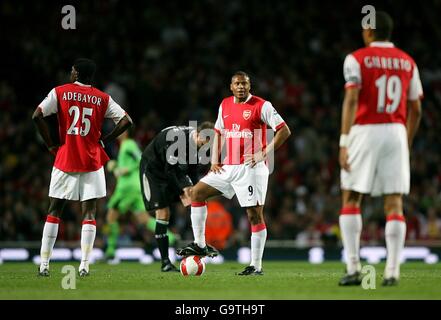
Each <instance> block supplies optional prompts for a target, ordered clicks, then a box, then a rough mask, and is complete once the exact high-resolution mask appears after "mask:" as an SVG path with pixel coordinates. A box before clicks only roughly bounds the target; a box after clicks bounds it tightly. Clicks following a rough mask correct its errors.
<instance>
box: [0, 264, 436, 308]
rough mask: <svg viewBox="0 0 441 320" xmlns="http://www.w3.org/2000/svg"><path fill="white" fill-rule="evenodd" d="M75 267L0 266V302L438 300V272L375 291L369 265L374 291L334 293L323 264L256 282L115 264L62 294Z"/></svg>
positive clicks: (421, 268) (223, 272)
mask: <svg viewBox="0 0 441 320" xmlns="http://www.w3.org/2000/svg"><path fill="white" fill-rule="evenodd" d="M66 264H71V265H73V266H74V267H75V270H77V268H78V263H52V264H51V276H50V277H49V278H42V277H37V275H36V273H37V266H36V265H34V264H32V263H9V262H6V263H4V264H2V265H0V299H63V300H64V299H87V300H91V299H92V300H93V299H99V300H101V299H130V300H132V299H148V300H150V299H154V300H192V299H200V300H205V299H216V300H226V299H240V300H248V299H250V300H260V299H266V300H272V299H282V300H285V299H289V300H292V299H441V268H440V265H439V264H434V265H427V264H424V263H419V262H409V263H405V264H404V265H402V269H401V281H400V284H399V286H397V287H387V288H384V287H382V286H381V281H382V274H383V269H384V264H378V265H375V269H376V272H377V277H376V289H374V290H364V289H363V288H361V287H338V286H337V282H338V280H339V278H340V277H341V276H342V273H343V269H344V265H343V264H341V263H338V262H337V263H335V262H327V263H323V264H320V265H311V264H309V263H306V262H285V261H284V262H269V261H267V262H265V265H264V271H265V275H264V276H262V277H257V276H253V277H240V276H237V275H235V273H236V272H238V271H242V269H243V268H244V266H243V265H240V264H238V263H234V262H228V263H224V264H222V265H212V264H207V268H206V272H205V274H204V275H202V276H201V277H184V276H182V275H181V274H180V273H173V274H172V273H161V272H160V271H159V269H160V266H159V263H154V264H151V265H141V264H139V263H131V262H126V263H121V264H118V265H107V264H104V263H97V264H93V265H91V275H90V276H89V277H87V278H79V277H76V289H75V290H65V289H63V288H62V286H61V283H62V279H63V277H64V276H66V274H63V273H61V268H62V267H63V266H64V265H66Z"/></svg>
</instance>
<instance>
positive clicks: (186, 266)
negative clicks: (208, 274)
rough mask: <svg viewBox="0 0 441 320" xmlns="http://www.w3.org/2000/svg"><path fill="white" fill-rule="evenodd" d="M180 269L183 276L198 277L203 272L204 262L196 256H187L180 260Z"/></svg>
mask: <svg viewBox="0 0 441 320" xmlns="http://www.w3.org/2000/svg"><path fill="white" fill-rule="evenodd" d="M180 269H181V274H182V275H183V276H200V275H202V274H203V273H204V272H205V262H204V261H203V260H201V258H200V257H198V256H188V257H185V258H184V259H182V261H181V265H180Z"/></svg>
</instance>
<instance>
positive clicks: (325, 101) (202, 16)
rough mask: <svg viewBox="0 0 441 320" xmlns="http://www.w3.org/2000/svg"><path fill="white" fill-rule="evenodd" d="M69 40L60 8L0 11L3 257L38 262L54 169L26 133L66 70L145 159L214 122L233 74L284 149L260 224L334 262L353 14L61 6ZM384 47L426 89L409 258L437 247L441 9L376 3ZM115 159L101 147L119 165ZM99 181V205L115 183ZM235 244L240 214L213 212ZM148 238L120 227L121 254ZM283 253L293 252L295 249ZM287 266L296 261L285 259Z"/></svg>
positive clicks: (1, 7) (75, 229)
mask: <svg viewBox="0 0 441 320" xmlns="http://www.w3.org/2000/svg"><path fill="white" fill-rule="evenodd" d="M70 4H72V5H74V6H75V8H76V15H77V19H76V24H77V29H76V30H63V29H62V28H61V23H60V22H61V18H62V16H63V15H62V14H61V8H62V6H63V5H64V4H58V5H57V4H54V3H49V2H36V1H33V2H16V1H9V0H6V1H2V2H1V3H0V30H1V33H0V38H1V44H2V46H1V47H2V48H1V56H2V59H0V66H1V67H0V75H1V76H0V114H1V116H0V178H1V183H0V248H2V247H23V246H29V247H31V248H34V249H38V248H39V241H40V239H41V231H42V228H43V223H44V217H45V215H46V211H47V208H48V197H47V191H48V185H49V177H50V172H51V167H52V161H53V158H52V156H51V154H50V153H49V152H47V151H46V149H45V147H44V145H43V144H42V141H41V139H39V138H38V136H37V133H36V130H35V128H34V126H33V123H32V121H31V115H32V112H33V111H34V109H35V107H36V106H37V105H38V103H39V102H40V101H41V100H42V99H43V98H44V97H45V96H46V94H47V93H48V92H49V91H50V89H51V88H53V87H54V86H56V85H59V84H62V83H64V82H66V81H68V75H69V72H70V68H71V65H72V62H73V60H74V59H75V58H77V57H81V56H86V57H90V58H93V59H94V60H95V61H96V62H97V64H98V70H97V74H96V81H95V85H96V86H97V87H98V88H100V89H104V90H106V91H107V92H109V93H110V94H111V95H112V96H113V98H114V99H115V100H116V101H117V102H119V103H120V104H121V105H122V106H123V107H124V108H125V109H126V110H127V111H128V112H129V113H130V114H131V115H132V117H133V119H134V121H135V124H136V135H135V137H136V140H137V142H138V143H139V145H140V147H141V148H144V147H145V146H146V145H147V143H148V142H149V141H150V139H151V138H152V137H153V136H154V135H155V134H156V133H157V132H158V131H160V130H161V129H162V128H164V127H166V126H169V125H176V124H182V125H185V124H188V121H189V120H197V121H204V120H212V121H213V120H214V119H215V118H216V113H217V109H218V105H219V103H220V101H221V99H222V98H223V97H225V96H227V95H229V94H230V93H229V90H228V88H229V80H230V76H231V74H232V73H233V72H234V71H236V70H244V71H246V72H248V73H249V74H250V75H251V81H252V93H254V94H256V95H259V96H262V97H265V98H266V99H268V100H270V101H272V102H273V105H274V106H275V107H276V108H277V110H278V111H279V113H280V114H281V115H282V116H283V117H284V118H285V120H287V122H288V123H289V125H290V128H291V129H292V132H293V135H292V136H291V138H290V139H289V141H288V142H287V143H286V144H285V145H284V146H283V147H282V148H281V149H280V150H278V152H277V153H276V170H275V173H274V174H273V175H272V176H271V178H270V184H269V188H268V195H267V203H266V209H265V215H266V220H267V226H268V239H270V240H280V241H279V242H273V244H274V243H275V246H279V247H280V246H288V247H290V248H291V247H304V248H308V247H310V246H317V245H318V246H322V245H325V246H328V247H330V248H333V249H335V250H340V249H339V248H340V243H339V232H338V211H339V207H340V197H339V195H340V193H339V167H338V162H337V155H338V143H337V141H338V136H339V126H340V113H341V102H342V97H343V83H344V82H343V75H342V63H343V59H344V57H345V55H346V54H348V53H349V52H351V51H353V50H355V49H357V48H359V47H361V46H362V45H363V43H362V39H361V30H360V21H361V18H362V16H363V15H362V14H361V7H362V6H363V5H364V4H366V3H362V2H357V1H353V2H337V3H334V2H327V3H325V2H323V1H308V2H303V1H302V2H300V1H276V2H274V1H247V2H245V1H242V2H239V1H231V2H230V1H228V2H223V1H189V2H188V1H185V2H184V1H166V2H161V1H149V2H146V3H143V4H142V5H141V4H140V3H138V2H136V3H135V2H130V4H128V3H127V2H124V1H94V2H85V1H82V2H79V1H74V2H72V3H70ZM370 4H373V5H375V6H376V8H377V10H380V9H382V10H386V11H388V12H390V13H391V15H392V17H393V18H394V21H395V30H394V33H393V41H394V42H395V43H396V45H397V46H399V47H400V48H402V49H404V50H405V51H408V52H409V53H410V54H411V55H412V56H413V57H414V58H415V60H416V62H417V64H418V66H419V69H420V74H421V79H422V81H423V86H424V92H425V98H424V101H423V119H422V122H421V127H420V130H419V132H418V133H417V136H416V139H415V143H414V146H413V149H412V190H411V194H410V195H409V196H408V197H406V198H405V208H406V209H405V213H406V216H407V224H408V226H407V227H408V233H407V244H408V245H424V246H430V247H434V248H436V247H439V246H441V193H440V183H441V159H440V158H441V137H440V132H441V130H440V129H441V128H440V127H441V113H440V111H439V108H440V104H441V63H440V62H441V53H440V51H439V43H440V42H441V25H440V24H439V20H438V18H439V17H438V15H439V12H441V2H440V1H436V0H434V1H424V5H421V4H420V3H418V2H404V3H403V2H397V1H384V2H381V5H380V4H378V5H376V4H375V2H371V3H370ZM117 150H118V145H117V143H112V144H109V145H108V146H107V151H108V153H109V155H110V156H111V157H112V158H114V157H115V156H116V154H117ZM107 178H108V180H107V181H108V194H109V195H110V194H111V192H112V190H113V187H114V182H115V180H114V178H113V177H112V176H110V175H108V176H107ZM107 199H108V198H106V199H102V200H100V202H99V212H98V218H97V226H98V233H97V240H96V246H97V247H101V248H102V247H103V246H104V243H105V236H106V227H105V220H104V217H105V212H106V201H107ZM222 204H223V206H224V208H225V210H226V211H227V212H228V213H229V214H230V215H231V218H232V222H233V226H234V232H233V234H232V235H231V236H230V237H229V240H228V242H227V243H226V247H227V248H228V247H229V248H234V247H240V246H243V245H247V242H248V239H249V232H250V231H249V225H248V222H247V220H246V215H245V214H244V212H243V210H242V209H241V208H240V207H239V206H238V203H237V201H236V200H234V201H231V202H230V201H222ZM363 219H364V231H363V234H362V239H363V242H362V243H363V244H365V245H366V244H367V245H374V246H375V245H379V246H383V245H384V236H383V234H384V216H383V211H382V202H381V200H380V199H370V198H367V199H366V200H365V202H364V206H363ZM62 220H63V223H62V226H61V229H60V233H59V236H58V242H57V244H56V246H72V247H75V246H78V241H79V237H80V220H81V216H80V214H79V207H78V205H77V204H71V205H68V206H66V210H65V213H64V216H63V219H62ZM171 227H172V229H173V230H174V231H175V232H178V233H179V234H180V235H181V237H182V238H183V239H192V235H191V228H190V219H189V213H188V212H187V211H186V210H184V209H182V207H181V206H176V207H175V208H173V216H172V224H171ZM141 240H145V241H147V242H149V243H151V244H152V245H153V246H154V238H153V236H152V234H151V233H149V232H148V231H145V230H144V231H141V230H138V229H137V227H136V226H135V225H134V224H133V223H131V222H130V221H125V222H124V228H123V233H122V235H121V237H120V244H121V245H128V246H130V245H134V244H135V245H136V244H138V243H139V241H141ZM290 250H291V249H290ZM291 252H292V251H291Z"/></svg>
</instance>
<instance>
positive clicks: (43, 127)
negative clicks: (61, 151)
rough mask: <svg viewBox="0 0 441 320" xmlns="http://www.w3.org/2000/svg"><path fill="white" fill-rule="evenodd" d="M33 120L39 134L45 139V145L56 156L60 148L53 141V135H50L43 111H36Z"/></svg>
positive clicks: (38, 109)
mask: <svg viewBox="0 0 441 320" xmlns="http://www.w3.org/2000/svg"><path fill="white" fill-rule="evenodd" d="M32 120H33V121H34V123H35V126H36V127H37V130H38V132H39V133H40V135H41V137H42V138H43V140H44V143H46V146H47V148H48V149H49V151H50V152H51V153H53V154H54V155H55V154H56V153H57V149H58V146H57V145H55V143H54V142H53V141H52V138H51V135H50V133H49V127H48V125H47V123H46V121H45V120H44V119H43V112H42V111H41V108H40V107H38V108H37V109H35V111H34V114H33V115H32Z"/></svg>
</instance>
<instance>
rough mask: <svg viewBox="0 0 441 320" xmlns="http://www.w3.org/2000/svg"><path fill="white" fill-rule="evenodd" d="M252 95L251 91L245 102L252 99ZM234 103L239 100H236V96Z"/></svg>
mask: <svg viewBox="0 0 441 320" xmlns="http://www.w3.org/2000/svg"><path fill="white" fill-rule="evenodd" d="M252 96H253V95H252V94H251V93H249V94H248V97H247V99H246V100H245V102H248V101H250V99H251V97H252ZM245 102H242V103H245ZM234 103H237V102H236V97H234Z"/></svg>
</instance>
